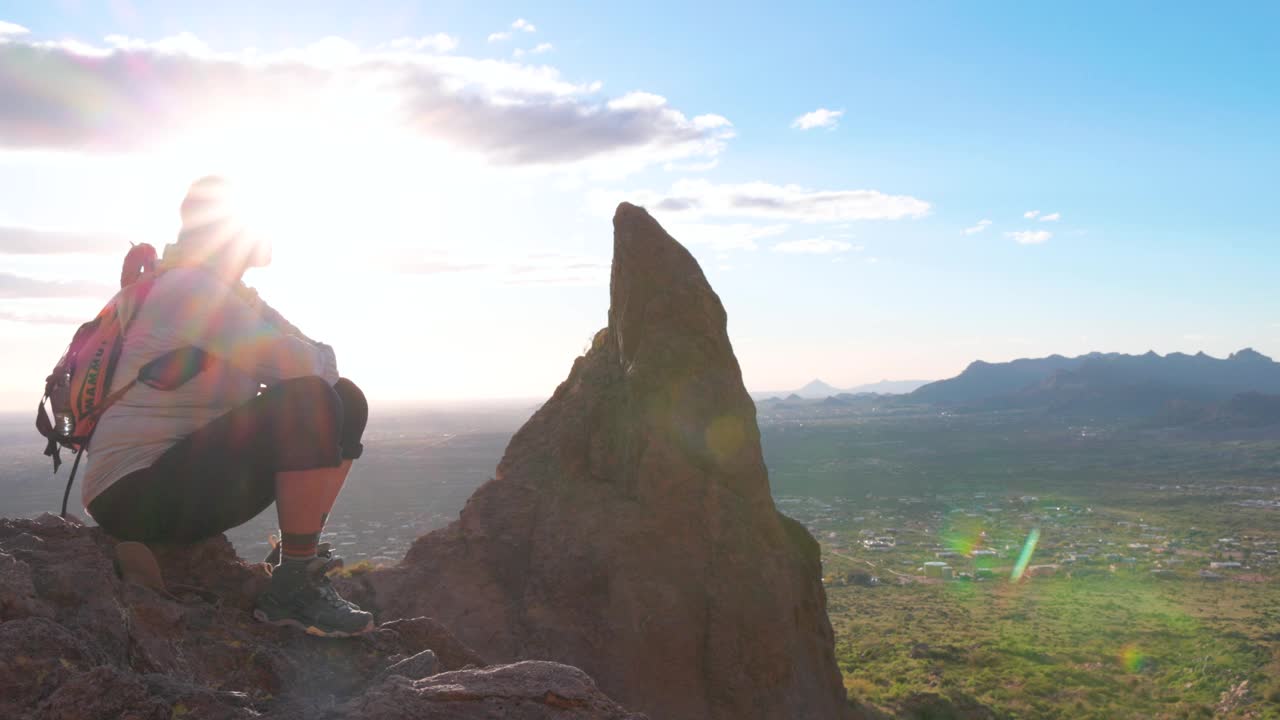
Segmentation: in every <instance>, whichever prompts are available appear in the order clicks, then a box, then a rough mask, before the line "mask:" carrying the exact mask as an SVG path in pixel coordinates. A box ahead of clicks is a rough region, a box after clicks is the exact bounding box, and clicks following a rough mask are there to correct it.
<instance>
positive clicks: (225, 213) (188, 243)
mask: <svg viewBox="0 0 1280 720" xmlns="http://www.w3.org/2000/svg"><path fill="white" fill-rule="evenodd" d="M179 213H180V215H181V216H182V233H181V234H180V235H179V238H178V245H179V246H180V247H181V249H182V251H183V253H184V254H186V255H188V256H189V257H191V258H192V259H194V260H198V261H199V262H201V263H205V264H210V265H216V266H218V267H220V268H222V269H224V270H226V271H227V272H230V273H233V274H236V275H237V276H238V275H239V274H241V273H243V272H244V271H245V270H247V269H249V268H251V267H263V266H265V265H268V264H270V263H271V243H270V241H268V240H267V239H266V238H264V237H261V236H259V235H258V234H257V233H255V232H253V229H252V228H250V227H248V226H246V224H245V218H244V212H243V209H242V203H241V202H240V201H239V199H238V198H237V197H236V189H235V187H234V186H233V185H232V184H231V182H229V181H228V180H227V179H226V178H222V177H219V176H217V175H209V176H206V177H202V178H200V179H199V180H196V181H195V182H194V183H192V184H191V187H190V188H189V189H188V190H187V195H186V197H184V198H183V199H182V206H181V208H180V209H179Z"/></svg>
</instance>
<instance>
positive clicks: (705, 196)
mask: <svg viewBox="0 0 1280 720" xmlns="http://www.w3.org/2000/svg"><path fill="white" fill-rule="evenodd" d="M618 195H619V194H618V193H609V194H607V195H606V196H603V197H601V196H597V197H601V199H602V201H603V202H602V203H596V204H597V206H598V207H601V208H605V207H607V208H608V209H609V211H610V212H611V211H612V207H613V206H614V205H615V204H616V202H617V200H619V199H628V198H630V199H631V200H632V202H636V203H639V204H642V205H645V206H646V207H648V208H650V209H652V210H654V211H657V212H661V213H664V214H680V215H682V216H684V217H689V218H701V217H758V218H769V219H775V220H796V221H800V222H843V221H849V220H900V219H903V218H919V217H924V216H925V215H927V214H928V213H929V208H930V206H929V203H927V202H925V201H924V200H920V199H918V198H914V197H911V196H909V195H887V194H885V193H882V192H879V191H877V190H810V189H808V188H804V187H801V186H799V185H773V184H770V183H765V182H752V183H742V184H723V185H721V184H715V183H712V182H710V181H708V180H700V179H684V180H680V181H677V182H676V183H675V184H673V185H672V186H671V190H670V191H668V192H665V193H659V192H652V191H644V190H642V191H635V192H631V193H627V194H625V196H623V197H618Z"/></svg>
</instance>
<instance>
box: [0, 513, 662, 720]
mask: <svg viewBox="0 0 1280 720" xmlns="http://www.w3.org/2000/svg"><path fill="white" fill-rule="evenodd" d="M113 545H114V541H113V540H111V539H110V538H108V537H106V536H105V535H103V534H102V533H101V532H100V531H99V530H98V529H97V528H88V527H85V526H83V525H80V524H79V523H78V522H76V521H74V520H63V519H61V518H58V517H55V516H52V515H45V516H42V517H40V518H37V519H35V520H0V717H3V718H14V719H15V720H19V719H21V720H26V719H28V718H30V719H31V720H36V719H39V720H46V719H47V720H54V719H57V720H73V719H74V720H161V719H164V720H168V719H169V718H201V719H204V718H209V719H212V720H222V719H225V720H231V719H233V718H271V719H279V720H286V719H288V720H293V719H299V720H300V719H302V718H317V719H329V718H335V719H336V718H344V719H345V718H356V719H360V718H368V719H370V720H372V719H373V718H378V719H380V720H382V719H392V720H394V719H395V718H449V719H450V720H454V719H457V720H464V719H469V718H477V719H478V718H531V719H532V718H540V719H541V718H546V719H551V718H555V719H557V720H561V719H563V720H569V719H573V720H587V719H591V720H596V719H599V720H605V719H609V720H623V719H629V720H640V719H641V718H643V716H642V715H637V714H634V713H629V712H627V711H626V710H624V709H623V708H622V707H620V706H619V705H618V704H617V703H615V702H614V701H612V700H611V699H609V698H608V697H606V696H605V695H604V694H603V693H601V692H600V690H599V689H598V688H597V687H596V684H595V682H594V681H593V680H592V679H591V678H590V677H588V676H587V675H586V674H585V673H583V672H582V671H581V670H578V669H577V668H574V667H570V666H567V665H562V664H559V663H554V662H542V661H523V662H517V663H512V664H506V665H490V664H487V663H486V662H485V661H484V660H483V659H482V658H480V657H479V656H478V655H476V653H474V652H473V651H471V650H470V649H469V648H467V647H466V646H465V645H463V644H462V643H461V642H459V641H458V640H457V639H456V638H455V637H454V636H453V634H452V633H451V632H450V631H449V630H448V629H447V628H445V627H443V626H442V625H440V624H439V623H437V622H436V621H434V620H432V619H430V618H426V617H417V618H411V619H401V620H392V621H390V622H384V623H382V624H381V625H380V626H379V627H378V629H377V630H376V631H374V632H372V633H370V634H368V635H366V636H363V637H359V638H349V639H323V638H314V637H310V636H307V635H305V634H303V633H300V632H297V631H296V630H291V629H287V628H277V627H273V626H269V625H263V624H260V623H257V622H255V621H254V620H253V618H252V617H251V616H250V614H249V609H250V607H251V604H252V598H253V596H254V595H255V594H256V593H257V592H258V591H259V590H260V589H261V588H262V587H263V585H264V583H265V582H266V581H267V572H266V567H265V566H264V565H261V564H256V563H245V562H242V561H241V560H240V559H239V558H237V557H236V554H235V552H234V550H233V548H232V547H231V545H230V543H228V542H227V541H226V540H225V538H221V537H219V538H216V539H213V540H209V541H206V542H204V543H201V544H198V545H194V546H190V547H187V548H158V549H157V559H158V560H159V561H160V565H161V570H162V573H163V575H164V578H165V581H166V584H167V586H168V589H169V592H168V593H160V592H156V591H154V590H152V589H149V588H146V587H142V586H140V585H135V584H132V583H127V582H124V581H123V580H121V579H120V578H119V577H117V574H116V572H115V569H114V566H113V558H114V551H113Z"/></svg>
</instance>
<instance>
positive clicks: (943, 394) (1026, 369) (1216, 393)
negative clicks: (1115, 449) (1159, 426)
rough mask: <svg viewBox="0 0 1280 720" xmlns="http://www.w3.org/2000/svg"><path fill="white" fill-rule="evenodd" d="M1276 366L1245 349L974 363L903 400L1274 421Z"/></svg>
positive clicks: (1278, 389)
mask: <svg viewBox="0 0 1280 720" xmlns="http://www.w3.org/2000/svg"><path fill="white" fill-rule="evenodd" d="M1276 395H1280V363H1276V362H1274V361H1273V360H1271V358H1269V357H1267V356H1265V355H1262V354H1261V353H1258V352H1256V351H1254V350H1252V349H1249V348H1246V349H1244V350H1241V351H1239V352H1237V353H1233V354H1232V355H1231V356H1230V357H1228V358H1226V359H1220V358H1214V357H1210V356H1209V355H1206V354H1204V353H1197V354H1195V355H1186V354H1183V353H1170V354H1169V355H1157V354H1156V353H1154V352H1148V353H1146V354H1143V355H1123V354H1119V353H1090V354H1088V355H1081V356H1079V357H1073V358H1069V357H1063V356H1061V355H1051V356H1049V357H1047V358H1034V359H1022V360H1014V361H1012V362H1006V363H987V362H983V361H977V362H974V363H972V364H971V365H969V367H968V368H966V369H965V371H964V372H962V373H960V374H959V375H958V376H956V377H954V378H951V379H950V380H940V381H938V382H934V383H929V384H927V385H924V386H923V387H920V388H919V389H917V390H915V391H914V392H912V393H911V394H910V395H909V396H908V399H909V400H913V401H920V402H927V403H931V404H935V405H945V406H953V407H959V408H967V409H974V410H982V409H1000V408H1043V409H1045V410H1047V411H1049V412H1053V413H1057V414H1069V415H1077V414H1083V415H1090V414H1102V415H1107V416H1164V417H1166V418H1168V419H1170V420H1175V419H1176V420H1177V421H1178V422H1182V421H1190V420H1192V419H1193V418H1196V419H1197V420H1196V421H1197V422H1201V421H1203V422H1223V421H1228V420H1231V419H1233V418H1234V419H1237V420H1239V421H1241V422H1246V423H1248V424H1257V423H1259V422H1265V421H1266V418H1268V417H1270V416H1271V414H1272V413H1276V414H1277V416H1278V417H1277V419H1280V412H1278V409H1280V400H1277V399H1275V398H1272V397H1271V396H1276Z"/></svg>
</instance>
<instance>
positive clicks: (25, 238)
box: [0, 225, 129, 258]
mask: <svg viewBox="0 0 1280 720" xmlns="http://www.w3.org/2000/svg"><path fill="white" fill-rule="evenodd" d="M128 251H129V241H128V240H125V239H124V238H123V237H120V236H118V235H113V234H109V233H93V232H81V231H75V230H45V229H39V228H30V227H14V226H3V225H0V254H3V255H63V254H68V253H85V254H111V253H115V254H118V255H119V256H120V257H122V258H123V257H124V254H125V253H126V252H128Z"/></svg>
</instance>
